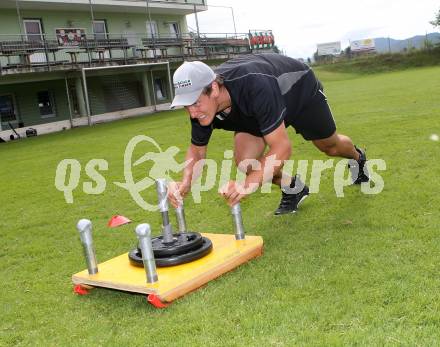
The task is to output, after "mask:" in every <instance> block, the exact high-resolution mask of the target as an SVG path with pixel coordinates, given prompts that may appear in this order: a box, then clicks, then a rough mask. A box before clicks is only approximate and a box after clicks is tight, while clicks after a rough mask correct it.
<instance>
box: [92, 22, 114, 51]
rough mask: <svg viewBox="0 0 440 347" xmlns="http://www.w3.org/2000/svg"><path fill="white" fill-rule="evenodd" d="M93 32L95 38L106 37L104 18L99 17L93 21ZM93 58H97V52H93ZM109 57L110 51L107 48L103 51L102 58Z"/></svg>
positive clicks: (101, 38)
mask: <svg viewBox="0 0 440 347" xmlns="http://www.w3.org/2000/svg"><path fill="white" fill-rule="evenodd" d="M93 33H94V34H95V40H98V41H99V40H105V39H107V38H108V32H107V22H106V21H105V19H99V20H95V21H93ZM94 58H95V59H99V53H95V57H94ZM108 58H110V52H109V50H108V49H106V50H105V51H104V59H108Z"/></svg>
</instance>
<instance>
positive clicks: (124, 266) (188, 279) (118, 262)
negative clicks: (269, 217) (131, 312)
mask: <svg viewBox="0 0 440 347" xmlns="http://www.w3.org/2000/svg"><path fill="white" fill-rule="evenodd" d="M202 235H203V236H205V237H207V238H209V239H210V240H211V241H212V245H213V250H212V252H211V253H210V254H208V255H207V256H205V257H203V258H201V259H198V260H195V261H193V262H190V263H186V264H181V265H177V266H171V267H162V268H157V275H158V278H159V281H158V282H156V283H153V284H152V283H147V282H146V275H145V270H144V269H143V268H142V267H137V266H134V265H131V264H130V262H129V259H128V253H124V254H121V255H119V256H117V257H115V258H113V259H110V260H108V261H106V262H103V263H101V264H98V270H99V272H98V273H97V274H95V275H89V274H88V271H87V270H84V271H81V272H79V273H77V274H75V275H73V276H72V281H73V283H74V284H83V285H84V284H85V285H91V286H95V287H105V288H112V289H118V290H123V291H129V292H135V293H143V294H155V295H157V296H158V297H159V298H160V299H161V300H162V301H164V302H170V301H172V300H174V299H176V298H178V297H180V296H182V295H185V294H186V293H188V292H190V291H192V290H194V289H196V288H198V287H200V286H202V285H203V284H205V283H207V282H209V281H210V280H212V279H214V278H216V277H218V276H220V275H222V274H223V273H225V272H227V271H230V270H232V269H234V268H235V267H237V266H239V265H240V264H243V263H245V262H247V261H248V260H250V259H252V258H255V257H258V256H260V255H261V254H262V250H263V239H262V238H261V237H260V236H246V239H245V240H240V241H237V240H235V236H234V235H229V234H228V235H226V234H208V233H203V234H202Z"/></svg>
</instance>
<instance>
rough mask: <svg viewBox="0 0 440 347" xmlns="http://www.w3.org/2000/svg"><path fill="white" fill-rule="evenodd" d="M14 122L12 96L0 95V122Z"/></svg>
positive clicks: (14, 114) (15, 117) (15, 116)
mask: <svg viewBox="0 0 440 347" xmlns="http://www.w3.org/2000/svg"><path fill="white" fill-rule="evenodd" d="M16 120H17V114H16V113H15V102H14V96H13V95H12V94H7V95H0V121H1V122H2V123H6V122H14V121H16Z"/></svg>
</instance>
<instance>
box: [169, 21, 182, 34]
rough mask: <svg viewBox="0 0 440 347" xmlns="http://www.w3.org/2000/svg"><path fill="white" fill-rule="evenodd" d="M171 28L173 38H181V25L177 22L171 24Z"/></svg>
mask: <svg viewBox="0 0 440 347" xmlns="http://www.w3.org/2000/svg"><path fill="white" fill-rule="evenodd" d="M169 26H170V34H171V37H179V36H180V29H179V23H177V22H173V23H169Z"/></svg>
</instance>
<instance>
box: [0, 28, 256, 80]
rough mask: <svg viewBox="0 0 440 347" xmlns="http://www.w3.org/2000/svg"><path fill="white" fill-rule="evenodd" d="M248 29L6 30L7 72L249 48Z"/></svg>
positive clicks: (3, 55) (2, 60) (2, 64)
mask: <svg viewBox="0 0 440 347" xmlns="http://www.w3.org/2000/svg"><path fill="white" fill-rule="evenodd" d="M249 52H250V48H249V41H248V36H247V34H225V33H223V34H200V35H197V34H195V33H185V34H181V35H159V36H147V35H146V34H145V33H144V34H129V35H127V34H105V35H104V34H100V35H85V34H84V33H81V32H74V33H64V35H57V36H51V35H0V72H1V74H9V73H18V72H27V71H40V70H43V71H47V70H59V69H78V68H80V67H82V66H84V65H86V66H99V65H115V64H120V65H123V64H131V63H136V62H138V61H146V62H148V61H156V60H170V61H181V60H184V59H210V58H219V57H229V56H231V55H235V54H242V53H249Z"/></svg>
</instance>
